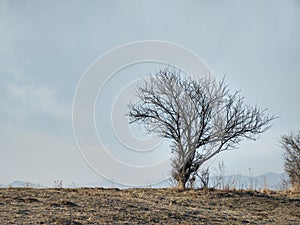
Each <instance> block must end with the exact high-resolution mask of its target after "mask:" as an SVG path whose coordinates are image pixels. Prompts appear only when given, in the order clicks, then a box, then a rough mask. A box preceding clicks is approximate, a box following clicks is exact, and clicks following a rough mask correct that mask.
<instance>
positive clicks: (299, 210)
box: [0, 188, 300, 224]
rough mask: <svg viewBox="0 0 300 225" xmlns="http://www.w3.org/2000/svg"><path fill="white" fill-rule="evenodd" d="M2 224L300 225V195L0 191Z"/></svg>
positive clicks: (239, 192) (103, 190) (81, 189)
mask: <svg viewBox="0 0 300 225" xmlns="http://www.w3.org/2000/svg"><path fill="white" fill-rule="evenodd" d="M0 224H300V195H296V194H288V193H286V194H284V193H275V192H272V193H269V194H266V193H260V192H255V191H223V190H213V189H211V190H187V191H180V190H176V189H127V190H119V189H103V188H77V189H54V188H52V189H50V188H49V189H31V188H3V189H0Z"/></svg>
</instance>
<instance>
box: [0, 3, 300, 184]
mask: <svg viewBox="0 0 300 225" xmlns="http://www.w3.org/2000/svg"><path fill="white" fill-rule="evenodd" d="M143 40H161V41H166V42H171V43H175V44H178V45H180V46H184V47H185V48H187V49H190V50H191V51H193V52H194V53H195V54H197V55H198V56H199V57H201V59H202V60H203V61H204V62H205V63H206V64H207V65H208V66H209V68H210V69H211V70H212V71H213V73H214V75H215V76H216V78H217V79H222V78H223V77H224V75H226V81H227V83H229V84H230V89H231V90H232V91H234V90H241V94H242V95H243V96H245V101H246V102H247V103H249V104H252V105H255V104H257V105H258V106H260V107H261V108H268V110H269V111H268V112H269V113H270V114H274V115H275V116H278V119H276V120H275V121H273V127H272V128H271V129H270V130H269V131H267V132H266V133H264V134H262V135H261V137H260V138H259V139H258V140H257V141H255V142H253V141H247V140H246V141H243V142H241V144H240V145H239V148H238V149H237V150H233V151H228V152H223V153H221V154H219V155H218V156H217V157H216V158H215V159H214V160H212V161H211V162H209V163H208V165H211V166H212V167H213V166H214V165H216V164H217V163H218V162H219V161H222V160H223V162H224V164H225V167H226V172H227V173H228V174H237V173H239V174H245V175H249V168H250V169H251V171H252V173H253V174H254V175H260V174H263V173H267V172H276V173H282V172H283V167H282V149H281V148H280V146H279V143H278V141H279V139H280V136H281V135H283V134H286V133H288V132H289V131H291V130H298V129H300V120H299V115H300V104H299V97H300V88H299V84H300V1H299V0H288V1H280V0H272V1H271V0H266V1H260V0H254V1H243V0H242V1H240V0H239V1H238V0H229V1H225V0H223V1H222V0H218V1H217V0H213V1H196V0H189V1H171V0H169V1H138V0H136V1H121V0H120V1H88V2H87V1H83V0H82V1H58V0H57V1H33V0H31V1H21V0H19V1H14V0H13V1H6V0H0V103H1V104H0V156H1V157H0V184H7V183H10V182H13V181H15V180H24V181H30V182H34V183H39V184H42V185H52V184H53V182H54V181H55V180H62V181H63V182H64V184H71V183H76V184H78V185H79V184H88V183H97V182H100V183H101V182H102V181H103V179H104V178H103V177H101V176H100V175H101V174H102V172H103V173H104V177H108V178H109V176H110V175H109V173H107V171H113V173H114V174H118V175H119V177H122V176H132V175H131V174H130V175H128V174H129V173H131V172H128V171H124V170H122V168H121V167H120V168H119V167H118V166H116V167H115V166H114V164H113V163H112V164H110V162H103V159H98V158H97V159H95V163H104V164H103V165H105V171H102V172H101V171H100V172H99V171H95V168H93V167H92V166H91V164H90V163H89V162H88V161H89V160H87V159H86V158H85V157H84V153H83V152H82V151H80V147H78V146H77V144H76V140H75V136H74V133H73V125H72V105H73V100H74V96H75V95H76V90H77V87H78V85H79V84H80V81H81V78H82V77H83V75H84V74H85V72H86V71H87V70H88V68H90V66H91V65H92V64H93V63H94V62H95V60H97V59H99V57H100V56H102V55H103V54H105V53H106V52H108V51H110V50H111V49H113V48H116V47H117V46H120V45H124V44H126V43H131V42H135V41H143ZM161 66H162V65H161V64H158V63H141V64H138V65H131V66H128V67H125V68H123V69H121V70H120V71H118V72H116V73H115V74H114V76H112V78H111V79H110V80H109V82H108V83H107V84H106V85H105V87H104V88H103V91H102V92H101V93H99V96H98V98H97V103H96V104H95V127H96V131H97V135H98V136H101V139H103V140H104V143H103V144H104V145H105V146H106V147H107V148H108V149H109V151H110V153H111V154H113V155H114V156H115V157H117V158H118V159H119V160H120V161H123V162H125V163H128V164H130V165H134V166H147V165H152V164H155V163H158V162H161V161H164V160H165V161H168V157H170V152H169V149H168V144H167V143H165V142H162V140H160V139H157V138H156V137H151V138H153V139H151V138H150V139H149V137H147V135H145V134H144V131H143V129H142V128H138V127H135V126H127V130H126V129H125V130H122V129H123V128H124V126H125V125H124V121H125V122H126V118H125V116H124V113H123V111H122V110H125V108H124V107H125V106H126V104H125V103H127V101H130V99H131V98H132V97H133V94H132V93H131V92H130V90H131V88H132V86H134V85H133V84H134V82H135V81H136V80H138V79H140V78H141V77H143V76H147V75H151V74H155V71H157V70H158V68H160V67H161ZM99 76H104V75H102V74H99ZM124 90H126V91H124ZM122 96H123V97H124V96H125V98H123V99H122V100H120V99H119V98H121V97H122ZM128 103H129V102H128ZM120 105H122V107H123V108H122V110H120V112H122V113H120V112H119V111H118V110H114V107H117V108H118V107H119V108H120V107H121V106H120ZM115 112H116V113H117V114H116V115H115V114H114V113H115ZM120 121H123V122H120ZM121 124H122V125H121ZM128 130H129V131H130V134H133V136H135V137H136V139H135V141H134V144H137V145H139V142H137V141H136V140H140V139H145V140H148V141H149V140H150V141H149V142H151V143H152V144H153V146H152V148H151V150H147V149H146V150H145V149H144V148H145V146H143V145H140V146H138V147H136V148H138V151H134V150H132V149H131V150H128V148H127V147H128V146H127V147H126V143H123V142H124V141H125V142H126V141H129V142H130V140H129V139H130V138H128V139H127V137H128V136H126V135H125V136H124V132H125V133H126V132H128ZM124 137H125V138H124ZM141 143H143V142H141ZM148 144H149V143H148ZM148 144H147V146H148ZM127 145H128V144H127ZM129 145H130V146H129V147H132V146H133V144H132V143H130V144H129ZM157 145H159V146H160V148H156V147H157ZM124 146H125V147H124ZM93 148H101V146H100V147H99V146H93ZM155 149H156V150H155ZM97 151H98V150H97ZM141 151H142V153H141ZM143 151H146V152H148V153H149V154H150V155H147V156H144V155H143V154H144V153H143ZM96 170H97V169H96ZM169 170H170V167H168V166H164V167H163V168H161V171H160V174H159V176H167V175H168V171H169ZM136 171H139V167H137V168H136ZM133 173H134V172H133ZM152 173H153V174H152V175H153V176H152V175H151V176H149V177H151V179H152V178H153V177H154V178H155V176H156V174H157V171H155V170H153V171H152ZM105 174H108V175H107V176H106V175H105ZM102 175H103V174H102ZM134 175H135V176H140V177H143V176H146V175H145V174H143V173H142V172H137V173H136V174H134ZM154 178H153V179H154ZM115 181H116V180H115Z"/></svg>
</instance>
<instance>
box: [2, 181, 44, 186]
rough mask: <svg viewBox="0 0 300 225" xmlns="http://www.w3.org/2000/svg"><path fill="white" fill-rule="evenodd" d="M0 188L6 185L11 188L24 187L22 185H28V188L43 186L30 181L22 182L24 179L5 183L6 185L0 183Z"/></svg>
mask: <svg viewBox="0 0 300 225" xmlns="http://www.w3.org/2000/svg"><path fill="white" fill-rule="evenodd" d="M0 187H1V188H8V187H13V188H24V187H30V188H42V187H43V186H42V185H40V184H35V183H31V182H24V181H19V180H17V181H14V182H12V183H9V184H6V185H0Z"/></svg>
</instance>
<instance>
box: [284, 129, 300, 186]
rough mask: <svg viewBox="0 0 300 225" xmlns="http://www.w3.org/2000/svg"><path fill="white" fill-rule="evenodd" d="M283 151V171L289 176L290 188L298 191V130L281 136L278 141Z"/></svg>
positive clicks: (299, 161) (299, 141)
mask: <svg viewBox="0 0 300 225" xmlns="http://www.w3.org/2000/svg"><path fill="white" fill-rule="evenodd" d="M280 143H281V146H282V148H283V149H284V155H283V157H284V169H285V171H286V173H287V174H288V176H289V179H290V183H291V185H292V188H293V189H294V190H296V191H298V190H299V191H300V130H299V131H298V132H297V133H293V132H290V133H289V134H287V135H283V136H282V137H281V140H280Z"/></svg>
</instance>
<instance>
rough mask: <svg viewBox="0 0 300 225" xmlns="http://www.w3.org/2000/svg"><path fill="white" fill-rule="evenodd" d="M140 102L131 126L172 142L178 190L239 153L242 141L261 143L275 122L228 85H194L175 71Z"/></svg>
mask: <svg viewBox="0 0 300 225" xmlns="http://www.w3.org/2000/svg"><path fill="white" fill-rule="evenodd" d="M136 95H137V97H138V99H139V101H138V102H135V103H131V104H129V113H128V117H129V122H130V123H139V124H142V125H144V126H145V128H146V130H147V131H148V132H150V133H151V132H155V133H157V134H158V135H159V136H160V137H162V138H166V139H169V140H170V142H171V144H170V148H171V152H172V153H173V154H174V157H173V158H172V173H171V175H172V177H173V178H174V179H175V180H176V181H177V186H178V188H181V189H184V188H186V183H187V181H188V180H189V179H190V177H191V175H192V174H195V173H196V172H197V171H198V170H199V168H200V166H201V165H202V164H203V163H204V162H205V161H207V160H209V159H211V158H212V157H214V156H215V155H216V154H218V153H220V152H222V151H225V150H230V149H234V148H236V147H237V145H238V144H239V143H240V141H241V140H242V139H244V138H245V139H251V140H256V138H257V137H258V135H259V134H261V133H263V132H264V131H266V130H267V129H269V128H270V125H269V122H270V121H271V120H273V119H274V116H268V115H267V114H266V113H265V110H260V109H259V108H258V107H256V106H255V107H253V106H250V105H246V104H245V103H244V99H243V98H242V97H240V95H239V92H238V91H237V92H235V93H233V94H230V93H229V89H228V85H226V84H225V81H224V79H223V80H222V81H221V82H217V81H216V80H215V79H214V78H212V77H210V76H207V77H204V78H201V79H192V78H191V77H190V76H188V75H183V74H181V73H180V72H179V71H178V70H175V69H162V70H160V71H159V72H158V73H157V74H156V75H155V76H152V77H150V78H149V79H145V80H144V81H143V82H142V83H141V84H139V85H138V86H137V88H136Z"/></svg>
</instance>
